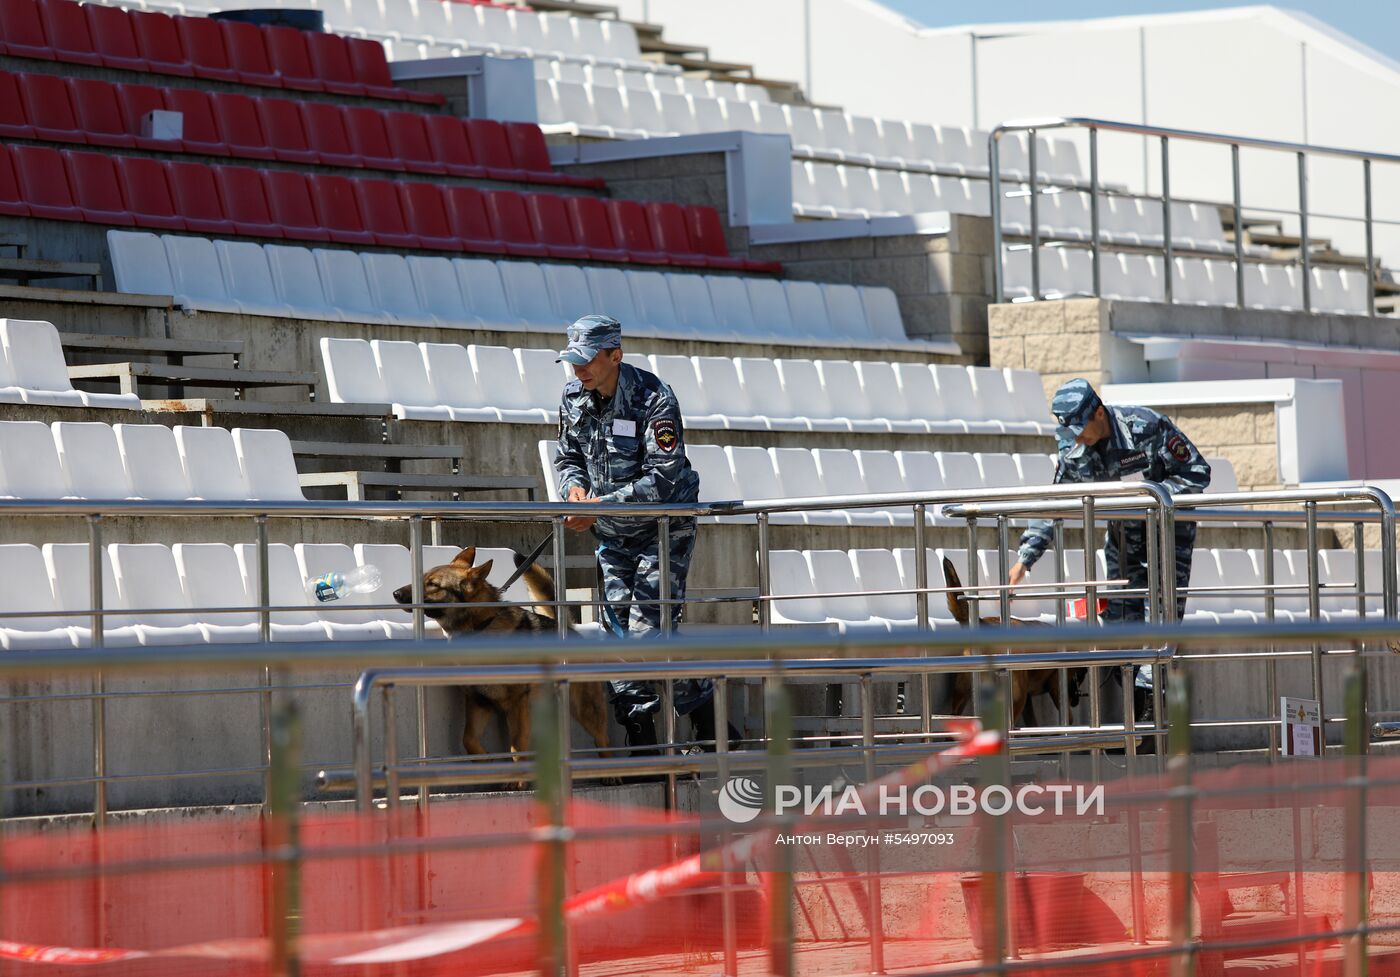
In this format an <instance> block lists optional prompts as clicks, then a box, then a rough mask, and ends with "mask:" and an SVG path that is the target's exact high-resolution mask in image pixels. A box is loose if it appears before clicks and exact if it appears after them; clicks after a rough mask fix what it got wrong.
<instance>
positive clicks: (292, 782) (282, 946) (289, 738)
mask: <svg viewBox="0 0 1400 977" xmlns="http://www.w3.org/2000/svg"><path fill="white" fill-rule="evenodd" d="M270 742H271V745H272V765H271V767H270V768H269V769H270V771H271V776H270V778H269V779H270V781H271V784H272V792H271V794H270V795H269V796H268V819H267V825H266V832H267V834H266V838H267V846H266V849H265V851H266V853H267V854H268V855H270V856H273V857H275V858H276V859H277V860H275V861H273V862H272V863H271V864H270V865H269V866H268V871H269V874H270V876H271V878H270V879H269V883H270V884H269V887H268V921H269V924H270V927H271V933H269V934H268V935H269V937H270V942H271V944H272V959H271V961H270V964H271V972H272V973H273V974H274V975H276V977H295V975H296V974H298V973H300V972H301V962H300V954H299V952H298V941H299V939H300V936H301V860H300V858H299V852H300V842H301V832H300V827H299V818H298V814H299V812H300V807H301V718H300V716H299V715H298V713H297V707H296V702H295V700H292V699H288V700H287V701H286V703H285V705H283V706H282V708H280V709H278V710H277V713H276V714H275V715H274V716H273V717H272V736H271V739H270Z"/></svg>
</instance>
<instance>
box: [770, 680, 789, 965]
mask: <svg viewBox="0 0 1400 977" xmlns="http://www.w3.org/2000/svg"><path fill="white" fill-rule="evenodd" d="M765 685H766V694H765V695H764V699H765V704H766V706H767V714H768V715H767V727H768V785H767V787H768V803H767V805H766V807H767V809H768V810H769V811H770V812H772V813H776V812H777V789H778V787H779V786H780V785H783V784H791V783H793V777H792V702H791V701H790V700H789V698H788V694H787V689H786V688H785V687H784V685H783V675H782V672H781V671H778V672H776V673H775V674H773V675H771V676H770V677H769V678H768V679H766V680H765ZM774 848H775V849H776V851H775V855H774V859H773V862H774V865H773V870H772V871H770V872H769V873H768V880H769V886H770V889H769V901H768V905H769V909H768V920H769V933H768V969H769V972H770V973H771V974H772V975H773V977H794V975H795V974H796V972H797V966H796V960H795V959H794V945H793V943H794V938H795V934H794V928H793V918H792V913H793V884H792V883H793V878H792V873H793V854H792V848H793V846H792V845H775V846H774Z"/></svg>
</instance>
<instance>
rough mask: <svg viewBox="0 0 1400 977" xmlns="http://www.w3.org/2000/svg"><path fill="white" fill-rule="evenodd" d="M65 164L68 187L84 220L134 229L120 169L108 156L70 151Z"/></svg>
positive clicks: (65, 153)
mask: <svg viewBox="0 0 1400 977" xmlns="http://www.w3.org/2000/svg"><path fill="white" fill-rule="evenodd" d="M62 155H63V162H64V163H65V165H67V167H68V184H69V186H70V187H71V189H72V191H73V200H74V202H75V203H77V205H78V209H79V210H81V211H82V213H83V219H84V220H86V221H91V222H92V223H94V224H116V225H118V226H121V227H131V226H132V225H133V224H135V223H136V222H135V221H134V220H132V219H131V214H130V212H129V211H128V209H127V206H126V200H125V199H124V198H123V197H122V186H121V180H119V179H118V178H117V167H116V166H115V164H113V162H112V157H111V156H109V155H107V154H106V153H78V152H72V151H67V152H64V153H63V154H62Z"/></svg>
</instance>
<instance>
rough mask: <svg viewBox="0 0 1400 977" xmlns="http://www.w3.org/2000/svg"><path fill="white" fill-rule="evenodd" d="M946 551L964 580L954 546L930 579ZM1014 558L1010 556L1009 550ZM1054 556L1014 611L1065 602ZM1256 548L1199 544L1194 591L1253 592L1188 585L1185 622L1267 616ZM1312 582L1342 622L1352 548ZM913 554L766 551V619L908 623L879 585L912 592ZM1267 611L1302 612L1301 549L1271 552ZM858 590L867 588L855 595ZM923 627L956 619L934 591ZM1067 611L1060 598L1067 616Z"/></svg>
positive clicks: (1326, 556)
mask: <svg viewBox="0 0 1400 977" xmlns="http://www.w3.org/2000/svg"><path fill="white" fill-rule="evenodd" d="M1097 556H1098V559H1097V563H1098V572H1097V576H1098V578H1099V579H1101V580H1102V579H1106V578H1107V577H1106V574H1107V569H1106V567H1105V564H1104V557H1103V553H1102V551H1100V552H1099V553H1098V554H1097ZM944 557H947V558H948V559H949V560H950V561H951V562H952V563H953V566H954V568H955V569H956V570H957V572H958V574H959V575H960V576H961V578H962V580H963V583H964V585H966V584H967V582H968V580H969V579H970V578H969V575H968V572H967V551H966V550H962V549H936V550H934V549H931V550H929V551H928V577H927V580H928V584H927V585H928V586H929V587H943V586H944V582H943V569H942V561H943V558H944ZM1010 558H1011V559H1014V554H1012V556H1011V557H1010ZM1054 559H1055V553H1054V552H1053V551H1051V552H1048V553H1047V554H1046V555H1045V557H1044V558H1042V559H1041V560H1040V561H1039V562H1038V563H1036V565H1035V566H1034V567H1032V568H1031V571H1030V573H1029V574H1028V575H1027V578H1026V582H1025V583H1024V584H1023V585H1022V586H1021V588H1020V589H1021V590H1022V592H1026V593H1032V592H1038V593H1040V594H1042V595H1044V596H1038V597H1029V598H1025V599H1013V601H1012V604H1011V614H1012V616H1013V617H1018V618H1022V619H1029V620H1040V621H1044V622H1047V623H1050V622H1054V621H1055V620H1056V611H1055V603H1056V600H1057V599H1064V600H1065V601H1066V602H1068V601H1071V600H1073V597H1072V596H1066V597H1064V598H1056V597H1055V596H1054V595H1053V594H1052V593H1050V594H1047V588H1048V587H1050V586H1051V585H1052V584H1053V582H1054V579H1055V565H1054ZM1264 559H1265V557H1264V553H1263V551H1260V550H1242V549H1206V548H1200V549H1197V550H1196V552H1195V555H1194V558H1193V560H1192V564H1191V580H1190V584H1189V585H1188V591H1189V590H1190V589H1192V588H1221V587H1253V588H1256V590H1254V591H1252V592H1248V593H1245V592H1240V591H1231V592H1223V591H1222V592H1218V593H1214V594H1212V593H1208V592H1202V593H1197V594H1191V593H1189V592H1188V597H1187V604H1186V620H1187V621H1195V622H1216V621H1230V622H1236V621H1239V622H1252V621H1261V620H1265V619H1266V616H1267V615H1266V612H1265V598H1264V594H1263V587H1264V574H1263V569H1262V568H1263V566H1264ZM1318 563H1319V571H1320V572H1319V580H1320V582H1321V584H1322V585H1323V588H1324V590H1323V593H1324V596H1323V597H1322V600H1321V611H1322V616H1323V618H1324V619H1327V620H1345V619H1348V618H1355V617H1356V616H1357V610H1356V607H1357V600H1356V594H1355V587H1356V554H1355V552H1354V551H1352V550H1323V551H1321V553H1320V554H1319V561H1318ZM914 564H915V561H914V551H913V550H912V549H899V550H879V549H860V550H851V551H849V552H848V551H846V550H774V551H772V553H771V554H770V567H771V574H772V578H771V586H772V593H773V594H774V595H777V596H785V597H792V598H794V599H791V600H778V601H773V603H772V612H771V620H772V621H773V622H774V623H775V624H788V625H806V626H822V627H829V628H835V629H838V630H840V631H847V630H858V629H867V628H874V629H877V630H885V629H890V628H898V627H912V626H914V625H915V624H916V623H917V618H916V610H915V601H914V595H913V594H912V593H906V594H882V593H876V592H877V591H894V590H910V591H912V590H913V589H915V588H916V587H917V586H918V585H917V579H918V578H917V573H916V569H915V565H914ZM977 565H978V580H979V581H981V582H982V583H988V582H992V581H996V580H997V579H999V570H998V557H997V553H996V551H995V550H982V551H980V552H979V553H978V559H977ZM1064 565H1065V573H1064V579H1065V580H1066V581H1082V580H1083V579H1084V572H1083V569H1084V553H1083V551H1082V550H1067V551H1066V552H1065V564H1064ZM1380 569H1381V564H1380V551H1379V550H1367V551H1366V562H1365V578H1366V590H1367V592H1368V596H1367V597H1366V608H1367V613H1368V614H1373V615H1374V614H1379V613H1380V612H1381V598H1380ZM1274 580H1275V586H1276V590H1275V597H1274V606H1275V612H1274V613H1275V617H1276V618H1278V619H1281V620H1305V619H1306V618H1307V617H1308V600H1307V589H1306V584H1307V556H1306V553H1305V551H1303V550H1288V551H1284V550H1278V551H1275V553H1274ZM862 591H864V592H865V593H861V592H862ZM832 593H848V594H849V593H853V594H856V596H852V597H818V596H815V595H818V594H832ZM979 603H980V607H979V608H978V613H979V614H980V615H981V616H983V617H987V616H995V615H997V614H998V613H999V602H998V599H997V597H996V596H995V593H988V595H987V596H986V597H985V598H983V600H982V601H980V602H979ZM928 608H929V619H930V624H931V625H932V626H933V627H935V628H938V627H954V626H956V624H955V622H954V619H953V615H952V613H951V612H950V611H949V609H948V606H947V599H946V597H945V595H944V594H942V593H931V594H929V600H928ZM1069 617H1070V607H1069V605H1068V603H1067V604H1066V607H1065V618H1066V619H1068V618H1069Z"/></svg>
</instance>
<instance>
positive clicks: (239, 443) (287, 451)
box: [231, 427, 306, 502]
mask: <svg viewBox="0 0 1400 977" xmlns="http://www.w3.org/2000/svg"><path fill="white" fill-rule="evenodd" d="M231 433H232V434H233V446H234V448H235V449H236V450H237V451H238V461H239V463H240V464H241V465H242V466H243V477H244V478H245V479H246V480H247V482H248V498H250V499H258V500H261V501H268V502H304V501H305V500H306V496H305V494H304V493H303V492H302V490H301V483H300V481H299V480H298V479H297V464H296V458H295V457H294V456H293V454H292V442H291V440H290V439H289V438H288V437H287V435H286V434H285V433H284V432H282V431H279V430H276V429H275V428H248V427H236V428H234V429H233V431H232V432H231Z"/></svg>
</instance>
